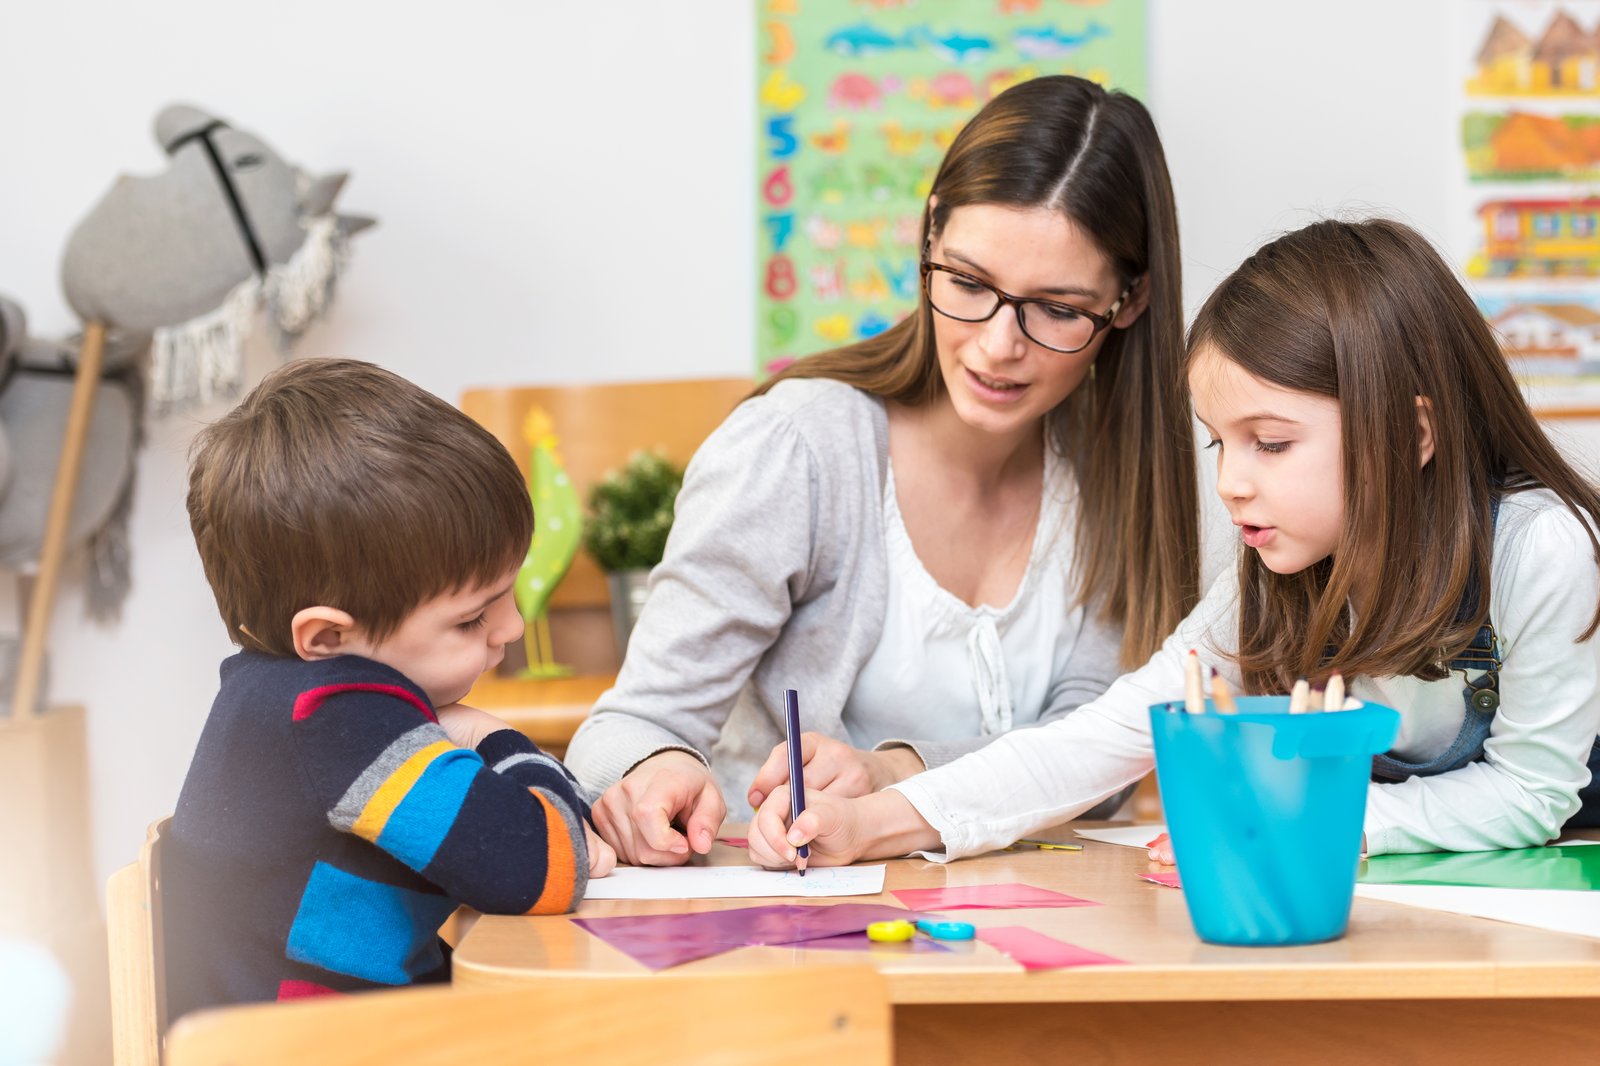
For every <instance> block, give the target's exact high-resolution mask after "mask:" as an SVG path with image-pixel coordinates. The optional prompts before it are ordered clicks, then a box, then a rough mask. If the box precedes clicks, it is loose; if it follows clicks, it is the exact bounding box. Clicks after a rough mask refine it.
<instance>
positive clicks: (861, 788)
mask: <svg viewBox="0 0 1600 1066" xmlns="http://www.w3.org/2000/svg"><path fill="white" fill-rule="evenodd" d="M800 758H801V760H802V765H803V766H804V767H805V779H806V794H807V795H808V796H809V795H810V794H811V792H812V791H813V790H815V791H818V792H827V793H829V794H830V795H834V796H841V797H850V796H865V795H866V794H867V793H869V792H881V791H883V790H884V789H886V788H888V787H889V786H890V785H892V784H894V783H895V782H897V781H904V780H905V779H906V778H908V777H910V776H912V775H913V774H920V773H921V772H922V770H923V766H922V760H921V759H920V758H919V757H918V756H917V753H916V752H914V751H912V750H911V749H910V748H885V749H884V750H882V751H862V750H861V749H860V748H852V747H851V746H850V745H848V744H846V743H845V742H844V741H842V740H835V739H833V738H832V737H825V736H823V735H822V734H821V733H801V734H800ZM788 783H789V745H788V744H787V743H784V744H779V745H778V746H777V747H775V748H773V749H772V754H770V755H768V756H767V761H766V762H764V763H762V764H761V769H760V770H758V771H756V777H755V780H754V781H752V782H750V793H749V796H748V797H747V798H748V799H749V800H750V806H752V807H760V806H761V805H762V804H763V803H764V802H766V799H767V797H768V796H770V795H771V794H772V790H773V789H775V788H777V787H778V786H779V785H786V784H788Z"/></svg>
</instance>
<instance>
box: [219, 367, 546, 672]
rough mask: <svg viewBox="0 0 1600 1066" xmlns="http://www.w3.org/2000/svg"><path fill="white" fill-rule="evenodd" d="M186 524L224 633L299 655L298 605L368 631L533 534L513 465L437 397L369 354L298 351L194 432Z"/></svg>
mask: <svg viewBox="0 0 1600 1066" xmlns="http://www.w3.org/2000/svg"><path fill="white" fill-rule="evenodd" d="M189 524H190V526H191V528H193V530H194V539H195V544H196V546H197V547H198V548H199V549H200V558H201V561H202V562H203V563H204V564H205V570H206V579H207V580H208V581H209V582H210V583H211V590H212V592H213V593H214V594H215V595H216V598H217V608H218V610H220V611H221V613H222V620H223V622H224V623H226V625H227V627H228V634H229V635H230V636H231V637H232V638H233V640H234V642H235V643H237V644H240V645H241V646H243V647H245V648H249V649H252V650H255V651H261V652H266V653H268V654H271V655H284V656H292V655H294V654H295V651H294V645H293V640H292V636H291V633H290V626H291V622H292V620H293V618H294V616H295V613H296V612H298V611H300V610H302V609H303V608H306V607H311V606H316V605H324V606H329V607H336V608H338V609H340V610H342V611H347V612H348V613H349V614H350V615H351V616H352V617H354V618H355V619H356V621H357V623H358V624H359V625H361V626H362V627H363V628H364V629H366V631H367V632H368V634H369V635H370V636H371V637H372V638H373V639H374V640H380V641H381V640H383V639H384V638H385V637H387V636H389V635H390V634H392V633H393V632H394V631H395V629H396V628H398V627H399V625H400V623H401V622H402V621H404V619H405V617H406V616H407V615H408V614H410V613H411V611H413V610H414V609H415V608H416V607H417V606H419V605H420V604H422V603H424V602H426V601H427V600H430V599H432V598H433V597H435V596H438V595H441V594H444V593H448V592H453V591H455V590H457V589H460V588H464V587H468V586H471V585H486V584H488V583H490V582H493V581H496V580H499V579H500V578H501V577H502V576H503V575H504V574H505V573H506V571H508V570H509V569H511V568H512V567H514V566H516V565H517V563H519V562H520V561H521V560H522V558H523V556H524V554H525V553H526V552H527V549H528V542H529V540H530V539H531V538H532V536H533V505H532V503H531V502H530V501H529V497H528V490H527V487H526V485H525V484H524V482H523V479H522V475H521V473H520V472H519V471H518V470H517V465H516V463H515V462H514V461H513V460H512V458H511V456H510V455H509V454H508V453H507V452H506V450H505V448H504V447H503V446H502V445H501V444H500V442H499V441H497V440H496V439H495V438H494V437H493V436H492V435H491V434H490V433H489V432H488V431H487V430H485V429H484V428H483V427H482V426H480V425H478V424H477V423H476V422H474V421H472V420H471V419H470V418H468V417H467V416H466V415H464V414H462V413H461V412H460V411H458V410H456V409H455V408H454V407H452V406H450V405H449V404H448V403H446V402H444V401H443V400H441V399H439V398H438V397H437V396H433V395H431V394H430V393H428V392H426V391H424V390H422V389H420V388H418V387H417V386H416V385H413V384H412V383H411V382H409V381H406V380H405V379H404V378H402V377H400V376H398V375H396V374H393V373H391V372H389V371H387V370H384V369H383V368H381V367H378V366H374V365H372V364H371V363H363V362H358V361H356V360H351V359H298V360H294V361H292V362H290V363H287V364H285V365H284V366H282V367H279V368H278V369H276V370H274V371H272V372H271V373H269V374H268V375H267V376H266V377H265V378H263V379H262V381H261V383H260V384H259V385H257V386H256V387H255V388H254V389H252V390H251V392H250V394H249V395H248V396H246V397H245V398H244V400H243V401H242V402H241V403H240V404H239V406H238V407H236V408H234V410H232V411H231V412H229V413H228V414H227V415H226V416H224V417H223V418H222V419H221V420H220V421H218V422H216V423H215V424H213V425H211V426H208V427H207V428H206V429H204V430H203V431H201V433H200V434H199V436H197V437H196V438H195V442H194V445H193V447H192V448H191V450H190V466H189Z"/></svg>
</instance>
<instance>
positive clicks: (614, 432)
mask: <svg viewBox="0 0 1600 1066" xmlns="http://www.w3.org/2000/svg"><path fill="white" fill-rule="evenodd" d="M753 388H755V381H754V380H753V379H750V378H705V379H698V380H690V381H644V382H625V383H619V384H610V385H518V386H506V387H502V388H475V389H469V390H467V391H466V392H464V393H462V395H461V410H462V411H464V412H466V414H467V415H468V416H470V417H471V418H472V419H474V420H475V421H476V422H478V424H479V425H482V426H483V427H484V428H486V429H487V430H489V432H491V433H493V434H494V435H495V437H496V438H497V439H498V440H499V441H500V442H501V443H502V444H504V445H505V446H506V448H507V450H509V451H510V452H511V454H512V456H513V457H514V458H515V459H516V461H517V466H518V467H519V468H520V469H521V470H522V472H523V475H524V476H526V475H527V473H528V445H527V443H526V441H524V439H523V435H522V429H523V422H524V420H525V419H526V418H527V415H528V412H529V411H530V410H531V409H533V408H534V407H539V408H542V409H543V410H544V411H545V413H546V414H548V415H549V416H550V420H551V423H552V425H553V427H554V432H555V435H556V439H557V441H558V442H559V443H558V447H557V452H558V454H559V456H560V459H561V464H562V466H563V468H564V469H565V470H566V472H567V476H568V477H570V478H571V479H572V483H573V487H574V488H575V489H576V490H577V493H578V497H579V499H581V500H583V501H584V502H585V504H587V501H588V498H589V489H590V487H591V486H592V485H594V483H595V482H597V481H599V480H601V479H602V478H604V477H605V476H606V474H608V473H610V472H611V471H613V470H616V469H618V468H620V467H621V466H622V465H623V464H624V463H626V462H627V461H628V458H629V456H631V455H632V454H633V453H634V452H636V451H640V450H645V451H653V450H659V451H661V452H663V453H664V454H665V455H666V457H667V458H668V459H669V460H671V461H672V462H673V463H675V464H677V465H678V466H683V465H685V464H687V463H688V461H689V459H690V458H691V457H692V456H693V455H694V453H695V450H696V449H697V448H699V447H700V445H701V443H702V442H703V441H704V440H705V439H706V437H708V436H710V434H711V431H712V430H714V429H716V428H717V426H719V425H721V423H722V420H723V419H725V418H727V417H728V414H729V413H730V412H731V411H732V410H733V409H734V407H736V406H737V405H738V404H739V401H740V400H743V399H744V398H745V397H746V396H748V395H749V394H750V391H751V390H752V389H753ZM610 602H611V601H610V594H609V592H608V590H607V586H606V580H605V575H604V574H602V573H601V572H600V568H599V567H598V566H596V565H595V562H594V560H593V559H591V558H590V557H589V554H588V553H587V552H581V551H580V552H579V553H578V556H577V558H576V559H574V560H573V562H572V567H571V569H569V570H568V571H567V575H566V577H565V578H563V579H562V581H561V584H560V585H558V586H557V587H556V590H555V592H554V594H552V596H551V597H550V613H551V622H552V626H551V629H552V634H553V635H554V636H555V641H556V657H557V658H558V659H559V660H561V661H563V662H571V663H572V665H574V666H575V667H576V668H577V670H578V672H579V673H580V674H609V673H614V672H615V671H616V669H617V666H618V662H617V657H616V656H615V653H614V649H613V648H612V643H613V642H612V640H611V636H610V619H609V615H608V613H607V609H608V607H609V604H610ZM563 616H564V617H565V624H566V626H567V628H568V630H569V634H568V638H567V639H566V640H563V639H562V635H561V627H562V625H563ZM596 647H598V648H600V649H601V652H603V654H593V653H592V651H591V650H592V649H594V648H596ZM586 652H590V653H591V654H592V658H586Z"/></svg>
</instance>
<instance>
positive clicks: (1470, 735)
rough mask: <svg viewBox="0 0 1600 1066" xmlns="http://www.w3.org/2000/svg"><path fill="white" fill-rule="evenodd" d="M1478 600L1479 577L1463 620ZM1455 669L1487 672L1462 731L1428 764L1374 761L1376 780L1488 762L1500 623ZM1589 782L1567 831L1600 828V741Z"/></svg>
mask: <svg viewBox="0 0 1600 1066" xmlns="http://www.w3.org/2000/svg"><path fill="white" fill-rule="evenodd" d="M1499 517H1500V497H1499V495H1498V494H1496V495H1493V496H1491V497H1490V504H1489V521H1490V525H1491V528H1492V526H1493V524H1494V523H1495V522H1497V521H1498V520H1499ZM1477 597H1478V579H1477V575H1473V577H1472V579H1471V580H1470V581H1469V582H1468V583H1467V588H1466V591H1465V593H1464V594H1463V595H1462V597H1461V610H1460V611H1459V612H1458V613H1457V615H1456V618H1457V619H1458V620H1460V619H1463V618H1465V617H1466V616H1467V612H1468V611H1470V610H1471V609H1472V604H1473V602H1474V601H1475V600H1476V599H1477ZM1450 669H1451V670H1460V671H1461V672H1462V677H1463V678H1465V677H1466V672H1467V671H1468V670H1482V671H1484V674H1483V676H1482V677H1480V678H1478V679H1477V680H1476V681H1471V680H1469V681H1467V683H1466V687H1465V688H1464V689H1463V690H1462V692H1461V699H1462V701H1463V702H1464V703H1465V704H1466V707H1467V714H1466V717H1465V718H1464V719H1463V720H1462V722H1461V731H1460V732H1459V733H1457V734H1456V738H1455V740H1454V741H1452V742H1451V744H1450V746H1449V747H1448V748H1446V749H1445V750H1444V751H1443V752H1441V753H1440V754H1439V755H1437V756H1435V757H1434V758H1432V759H1429V760H1427V761H1426V762H1407V761H1405V760H1404V759H1399V758H1396V757H1395V756H1393V755H1389V754H1384V755H1374V756H1373V757H1372V779H1373V780H1374V781H1404V780H1405V779H1406V778H1408V777H1431V776H1432V775H1434V774H1443V773H1449V772H1450V771H1451V770H1459V769H1460V768H1461V767H1463V766H1465V765H1467V764H1468V763H1470V762H1476V761H1477V760H1479V759H1481V758H1483V742H1484V741H1485V740H1487V739H1489V724H1490V723H1491V722H1492V721H1494V715H1495V711H1496V709H1497V708H1499V706H1500V648H1499V644H1498V642H1497V641H1496V640H1495V635H1494V620H1493V619H1492V618H1485V619H1484V621H1483V625H1482V627H1480V628H1479V630H1478V633H1477V635H1476V636H1475V637H1473V639H1472V643H1471V644H1469V645H1468V646H1467V647H1466V648H1465V649H1464V650H1463V651H1462V652H1461V654H1460V655H1457V656H1456V657H1455V658H1454V659H1451V660H1450ZM1589 773H1590V779H1589V783H1588V784H1587V785H1585V786H1584V788H1583V789H1582V791H1580V792H1579V793H1578V799H1579V801H1580V802H1581V803H1582V806H1581V807H1579V808H1578V811H1577V813H1576V814H1574V815H1573V816H1572V817H1571V818H1569V819H1567V823H1566V825H1567V828H1570V829H1577V828H1582V827H1587V826H1597V825H1600V780H1597V779H1600V739H1596V741H1595V743H1594V746H1593V747H1591V748H1590V750H1589Z"/></svg>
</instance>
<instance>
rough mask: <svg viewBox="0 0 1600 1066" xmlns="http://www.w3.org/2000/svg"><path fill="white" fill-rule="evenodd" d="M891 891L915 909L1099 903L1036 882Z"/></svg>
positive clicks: (1057, 905) (1090, 904)
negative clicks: (1042, 886)
mask: <svg viewBox="0 0 1600 1066" xmlns="http://www.w3.org/2000/svg"><path fill="white" fill-rule="evenodd" d="M891 895H893V896H894V897H895V898H896V899H898V900H899V901H900V902H901V903H904V904H905V905H906V906H907V907H910V908H912V909H913V910H921V911H955V910H978V909H983V908H987V907H1098V906H1100V904H1099V903H1097V902H1095V901H1094V900H1092V899H1079V898H1078V897H1077V896H1069V895H1067V894H1066V893H1064V892H1053V891H1051V890H1050V889H1048V888H1038V887H1035V886H1034V885H1024V884H1001V885H962V886H959V887H955V888H898V889H895V890H894V891H893V892H892V893H891Z"/></svg>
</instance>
